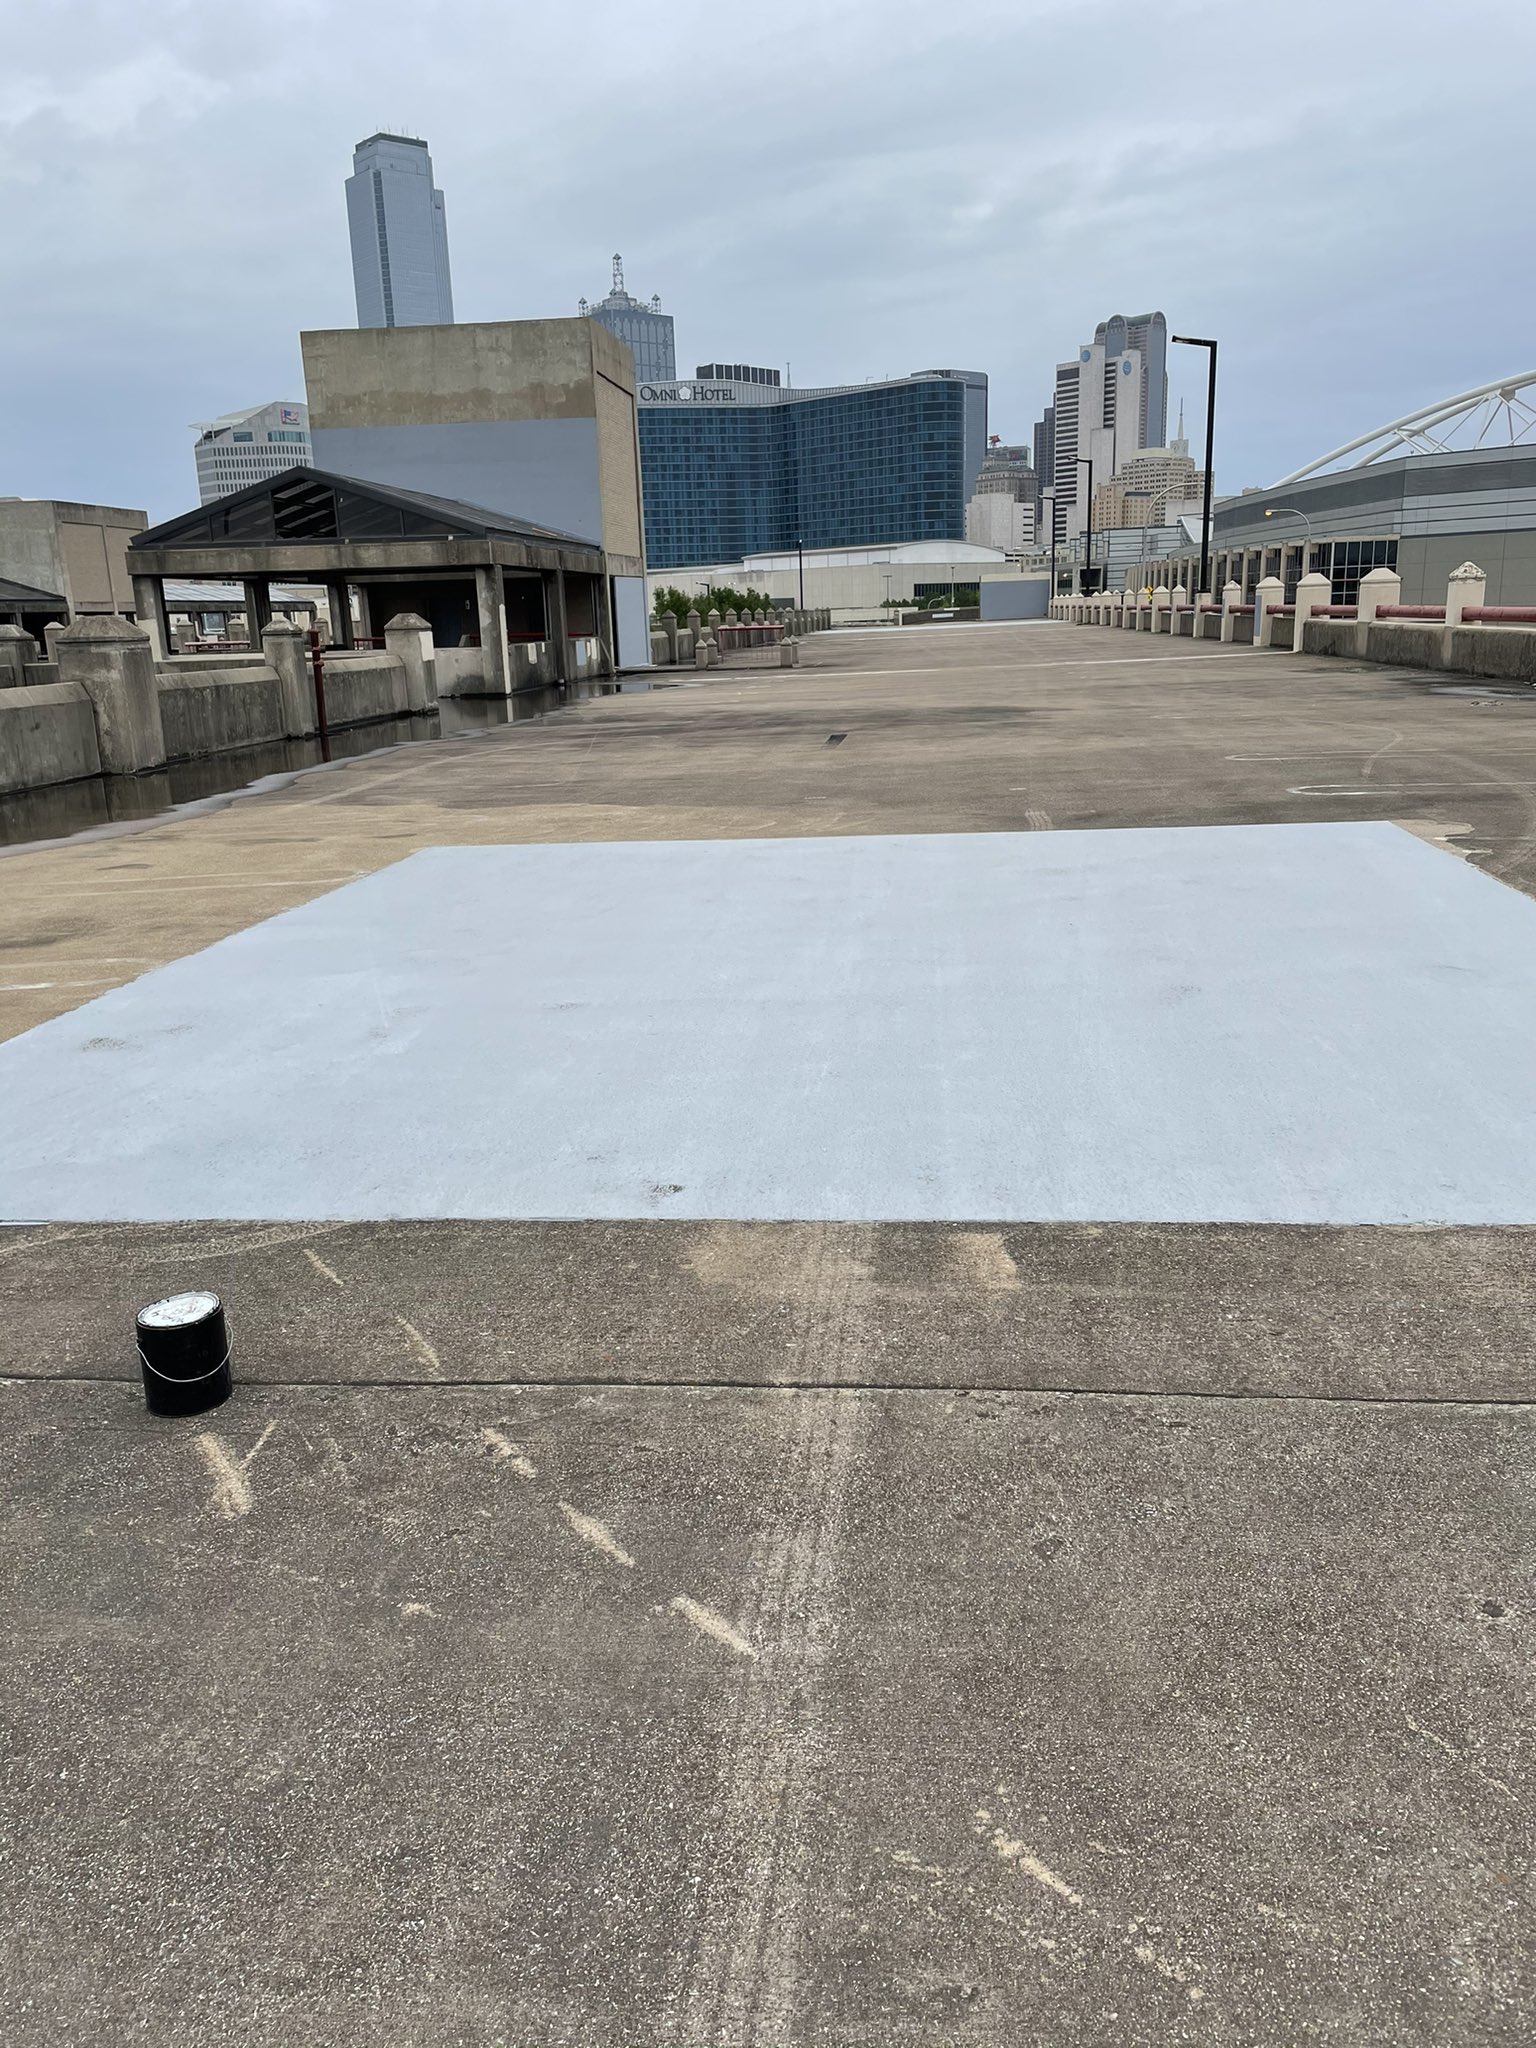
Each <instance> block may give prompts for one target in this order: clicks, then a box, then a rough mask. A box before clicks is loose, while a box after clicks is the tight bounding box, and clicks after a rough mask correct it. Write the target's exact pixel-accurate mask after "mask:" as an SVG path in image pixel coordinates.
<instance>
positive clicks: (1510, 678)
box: [1302, 619, 1536, 684]
mask: <svg viewBox="0 0 1536 2048" xmlns="http://www.w3.org/2000/svg"><path fill="white" fill-rule="evenodd" d="M1362 638H1363V640H1364V643H1365V644H1364V647H1363V648H1362V646H1361V641H1362ZM1302 651H1303V652H1304V653H1306V654H1321V655H1335V656H1339V657H1342V658H1343V659H1344V660H1347V661H1348V660H1354V661H1374V662H1380V663H1381V664H1382V665H1383V666H1385V667H1388V668H1419V669H1425V670H1428V671H1430V672H1432V673H1436V674H1440V675H1462V676H1486V677H1488V678H1489V680H1490V681H1500V682H1507V683H1531V684H1536V629H1532V628H1530V627H1521V626H1450V627H1447V626H1441V625H1437V624H1436V623H1435V621H1434V620H1432V619H1430V620H1424V621H1420V620H1412V619H1373V620H1372V621H1370V623H1369V624H1367V625H1364V626H1360V625H1357V624H1356V623H1355V622H1354V621H1353V620H1351V619H1308V620H1307V622H1306V625H1305V627H1304V628H1303V633H1302Z"/></svg>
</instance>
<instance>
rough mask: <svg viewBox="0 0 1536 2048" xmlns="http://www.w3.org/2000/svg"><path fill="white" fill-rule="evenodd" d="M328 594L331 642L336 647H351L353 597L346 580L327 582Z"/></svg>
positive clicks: (352, 636)
mask: <svg viewBox="0 0 1536 2048" xmlns="http://www.w3.org/2000/svg"><path fill="white" fill-rule="evenodd" d="M325 588H326V594H327V596H328V597H329V598H330V606H329V610H330V614H331V644H332V646H334V647H350V646H351V645H352V642H353V639H354V637H355V636H354V634H353V631H352V599H351V595H350V593H349V592H348V590H347V586H346V584H345V582H340V583H327V585H326V586H325Z"/></svg>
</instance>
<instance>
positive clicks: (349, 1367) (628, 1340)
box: [0, 626, 1536, 2048]
mask: <svg viewBox="0 0 1536 2048" xmlns="http://www.w3.org/2000/svg"><path fill="white" fill-rule="evenodd" d="M1132 644H1133V646H1134V647H1135V653H1134V655H1128V654H1127V653H1126V652H1125V643H1124V640H1123V639H1122V638H1121V637H1119V636H1111V635H1108V634H1102V635H1100V634H1096V633H1091V632H1086V631H1081V632H1080V631H1074V630H1072V629H1069V628H1055V627H1048V626H1042V627H1036V628H1020V629H1017V630H1003V629H996V630H993V629H986V630H978V631H976V632H974V633H971V632H963V631H961V630H958V629H957V630H954V631H952V632H946V631H944V630H943V629H931V630H929V631H927V632H925V633H924V634H922V635H921V636H920V638H919V636H917V635H913V636H911V637H910V638H907V637H906V636H901V635H898V634H896V633H892V634H890V635H889V637H888V638H887V637H880V638H875V637H873V636H871V637H869V638H863V639H854V638H838V639H833V640H827V641H822V642H819V643H817V644H816V646H815V648H814V654H813V658H814V660H815V661H816V662H817V663H819V664H823V665H824V666H821V667H819V668H816V669H807V670H802V671H801V672H800V673H799V674H798V675H794V676H789V677H785V678H782V679H781V678H779V677H777V676H775V677H771V678H765V679H761V680H759V679H757V678H752V679H750V680H745V679H744V680H742V681H740V682H738V681H736V680H734V679H732V678H731V677H729V675H726V676H723V677H721V678H720V679H719V680H718V681H712V682H711V683H709V684H708V685H707V686H706V687H705V688H703V689H700V690H697V691H676V692H666V693H656V694H653V695H650V696H646V697H639V698H622V699H616V700H610V701H608V702H606V703H601V704H595V705H592V706H590V707H587V708H585V709H584V710H583V711H582V712H580V713H579V714H576V715H573V716H571V717H569V718H563V719H561V720H558V721H556V722H554V723H552V724H550V725H549V726H547V727H537V728H531V729H530V728H524V729H520V730H519V729H514V730H511V731H508V732H507V733H505V734H498V735H495V736H493V737H491V738H488V739H485V740H477V741H472V742H464V743H462V744H461V745H453V746H444V747H441V748H432V749H415V750H412V753H411V756H410V758H408V759H399V760H386V761H382V762H370V763H365V764H359V765H357V766H353V767H347V768H342V769H339V770H337V771H335V772H334V773H330V774H321V775H316V776H313V777H309V778H306V779H305V780H304V781H302V782H300V783H297V784H295V785H293V787H292V788H291V789H289V790H287V791H285V792H280V793H277V794H275V795H272V796H265V797H261V798H258V799H253V800H250V801H249V802H244V803H236V804H234V805H232V806H231V807H229V808H228V809H227V810H225V811H222V812H220V813H218V814H216V815H213V816H209V817H203V818H199V819H195V820H185V821H181V822H173V823H170V824H167V825H162V826H157V827H154V828H153V829H150V830H148V831H145V832H142V833H138V834H133V835H125V836H119V837H115V838H110V839H103V840H99V841H96V842H93V843H89V844H85V845H79V846H75V847H72V848H67V849H60V850H57V851H53V852H48V853H39V854H31V855H28V854H21V855H17V856H15V857H13V859H12V860H11V861H10V862H8V863H6V864H3V865H0V874H3V875H4V876H5V879H6V880H7V882H8V883H9V885H10V886H9V887H8V888H7V890H6V891H5V894H4V898H3V901H0V948H3V951H4V957H5V960H6V962H7V969H6V973H5V976H4V981H5V982H6V984H8V985H9V986H8V987H7V988H6V989H5V990H4V991H3V994H0V1000H4V1001H6V1002H7V1003H8V1004H9V1005H10V1008H9V1013H8V1015H9V1021H10V1028H11V1029H12V1030H22V1029H25V1028H26V1026H27V1025H28V1024H30V1023H33V1022H36V1021H40V1020H41V1019H42V1018H43V1017H44V1016H48V1015H59V1014H62V1013H63V1012H65V1011H67V1010H69V1009H71V1008H74V1007H76V1006H77V1005H78V1004H79V1003H81V1002H82V1001H85V1000H88V999H89V998H90V997H91V996H93V995H95V994H97V993H99V991H100V990H101V989H102V988H103V987H106V986H108V985H110V984H111V983H113V982H119V981H122V980H125V979H127V978H129V977H131V976H132V975H134V974H135V973H137V972H139V971H141V968H142V967H143V966H150V965H156V964H159V963H160V962H163V961H165V960H169V959H173V958H179V957H182V956H184V955H187V954H191V953H195V952H197V951H198V950H200V949H201V948H202V947H204V946H206V945H208V944H209V943H210V942H211V941H213V940H214V939H217V938H220V937H223V936H225V935H226V934H228V933H230V932H234V931H239V930H242V929H244V928H245V927H247V926H249V925H251V924H253V923H255V922H257V921H259V920H260V919H261V918H263V917H265V916H267V915H269V914H270V912H271V911H272V910H275V909H281V908H286V907H289V906H290V905H293V904H296V903H299V902H302V901H308V900H310V899H312V898H314V897H315V896H317V895H321V894H324V893H325V892H326V891H327V890H329V889H331V888H333V887H334V886H335V885H336V884H337V883H338V882H340V881H346V880H350V879H352V878H353V877H355V876H357V875H358V874H361V873H366V872H371V871H373V870H374V869H376V868H379V867H382V866H385V865H387V864H388V863H389V862H391V861H393V860H396V859H398V858H399V857H400V855H401V854H402V853H403V852H406V851H409V850H410V849H411V848H413V847H414V846H417V845H431V844H463V843H466V842H480V843H495V842H498V841H500V842H508V843H516V842H524V843H527V842H530V841H545V842H552V841H558V840H562V839H571V840H574V839H594V840H596V839H603V840H617V839H635V838H664V839H699V838H709V837H721V838H762V837H778V838H784V837H789V836H796V835H800V834H804V835H806V836H822V835H825V834H827V833H869V832H909V833H910V832H923V833H926V832H934V831H946V832H951V831H982V832H985V831H995V830H999V829H1002V830H1007V831H1019V830H1024V829H1030V830H1042V831H1043V830H1047V829H1049V828H1050V827H1051V826H1052V825H1055V826H1058V827H1060V826H1064V825H1071V826H1083V825H1099V826H1106V825H1120V824H1125V825H1132V824H1134V825H1157V826H1165V825H1174V824H1231V823H1246V822H1260V823H1269V822H1292V821H1298V820H1300V821H1306V820H1314V821H1322V822H1329V821H1333V820H1340V819H1350V818H1355V819H1365V818H1378V819H1396V820H1399V821H1406V822H1408V823H1410V825H1411V826H1412V827H1413V829H1415V830H1416V831H1418V832H1419V833H1420V834H1421V836H1423V837H1425V838H1428V839H1431V840H1433V839H1434V838H1436V837H1439V838H1441V839H1442V841H1444V840H1454V843H1455V844H1456V845H1457V846H1458V847H1460V848H1462V849H1464V850H1466V851H1467V852H1468V854H1469V857H1470V858H1471V859H1472V860H1473V861H1474V862H1475V863H1477V864H1478V865H1481V866H1483V867H1485V868H1487V869H1488V870H1489V871H1491V872H1493V873H1495V874H1497V875H1498V876H1500V877H1501V878H1502V879H1505V880H1508V881H1511V882H1513V883H1514V884H1515V885H1516V886H1517V887H1519V888H1522V889H1525V890H1526V891H1527V893H1529V892H1530V889H1531V885H1532V883H1533V881H1536V847H1533V843H1532V836H1531V834H1532V824H1533V811H1532V805H1531V792H1532V788H1533V785H1536V777H1533V775H1532V773H1531V764H1532V748H1533V745H1536V732H1531V731H1529V730H1528V720H1529V718H1530V717H1531V716H1533V715H1536V704H1527V703H1526V702H1525V701H1524V700H1518V701H1517V700H1498V699H1489V700H1487V702H1488V704H1489V705H1490V706H1491V708H1483V705H1484V700H1483V699H1482V698H1480V697H1478V696H1471V697H1467V696H1437V695H1433V694H1431V693H1429V692H1428V691H1427V690H1426V689H1425V688H1424V686H1423V684H1422V682H1413V681H1409V680H1405V679H1398V678H1393V677H1391V676H1384V675H1381V674H1353V673H1351V672H1350V671H1349V670H1348V669H1347V668H1345V667H1342V666H1340V665H1333V664H1326V663H1322V662H1308V661H1305V660H1293V659H1292V658H1290V657H1287V656H1283V655H1280V656H1266V655H1264V654H1255V653H1238V654H1236V655H1234V654H1233V653H1231V652H1226V653H1223V652H1221V651H1220V650H1215V649H1212V650H1195V649H1189V648H1182V647H1181V648H1174V647H1171V646H1170V647H1168V648H1166V649H1164V648H1161V647H1159V648H1158V649H1156V650H1155V651H1151V650H1148V649H1147V648H1145V647H1144V646H1143V645H1140V644H1137V643H1132ZM1095 656H1102V660H1101V661H1098V662H1096V661H1095V659H1094V657H1095ZM891 671H895V673H891ZM838 731H846V732H847V733H848V735H849V737H848V739H847V740H846V741H845V742H844V743H842V744H841V745H839V746H836V747H831V748H829V747H827V745H826V738H827V735H828V733H831V732H838ZM1239 756H1241V757H1244V758H1229V757H1239ZM1250 757H1258V758H1250ZM1280 757H1284V758H1280ZM1362 789H1363V790H1366V791H1367V792H1368V793H1367V794H1366V795H1363V796H1362V795H1355V794H1350V793H1348V792H1353V791H1358V790H1362ZM1320 792H1321V793H1320ZM1439 857H1440V858H1445V859H1449V856H1448V855H1445V854H1442V855H1440V856H1439ZM1426 858H1427V856H1426ZM1464 879H1466V880H1468V881H1469V882H1470V881H1471V880H1472V879H1473V878H1472V877H1465V878H1464ZM24 983H25V984H34V985H29V986H25V987H23V986H18V984H24ZM71 983H72V984H75V986H67V985H66V984H71ZM35 984H47V985H46V986H41V987H40V986H36V985H35ZM1478 1055H1479V1046H1478V1043H1477V1042H1476V1040H1475V1038H1474V1039H1472V1040H1471V1042H1469V1043H1465V1044H1461V1045H1457V1046H1454V1047H1448V1048H1447V1051H1446V1059H1447V1076H1448V1085H1449V1077H1451V1076H1455V1075H1459V1074H1460V1073H1462V1072H1463V1071H1464V1070H1465V1068H1466V1067H1467V1066H1468V1065H1469V1064H1471V1065H1475V1063H1476V1061H1477V1058H1478ZM1533 1252H1536V1234H1533V1233H1532V1231H1530V1230H1529V1229H1526V1228H1472V1227H1460V1228H1452V1229H1435V1230H1423V1229H1380V1228H1332V1229H1328V1228H1285V1227H1279V1226H1264V1225H1250V1226H1234V1225H1231V1224H1226V1225H1214V1224H1201V1223H1192V1224H1186V1225H1182V1226H1179V1225H1158V1226H1153V1225H1137V1224H1120V1225H1117V1224H1113V1223H1111V1224H1101V1223H1075V1224H1074V1223H1058V1224H1048V1223H1041V1224H1035V1225H1027V1226H1018V1225H1003V1226H999V1227H991V1228H989V1227H984V1226H978V1227H970V1228H955V1227H952V1226H947V1225H944V1224H942V1223H928V1224H921V1223H908V1224H889V1225H880V1224H871V1223H828V1224H816V1223H803V1224H775V1223H752V1222H747V1221H741V1220H733V1219H716V1220H712V1221H699V1222H692V1223H687V1222H668V1221H664V1220H657V1221H649V1222H647V1221H617V1222H581V1221H575V1222H567V1223H537V1222H523V1223H517V1222H482V1223H473V1222H460V1223H452V1222H436V1223H433V1222H423V1223H414V1224H411V1223H403V1224H393V1225H391V1224H380V1223H373V1222H363V1223H357V1224H354V1225H351V1226H336V1225H334V1224H333V1225H326V1224H321V1223H315V1222H307V1221H304V1220H296V1221H286V1222H274V1221H256V1222H248V1223H243V1224H241V1223H230V1222H225V1223H194V1224H148V1223H146V1224H120V1225H112V1224H102V1223H94V1224H93V1223H83V1224H59V1225H51V1226H39V1227H35V1228H30V1229H19V1230H13V1231H9V1232H7V1233H5V1235H4V1237H3V1239H0V1301H3V1307H4V1321H3V1324H0V1327H3V1328H4V1329H5V1330H6V1332H7V1337H6V1343H7V1347H8V1349H9V1351H10V1353H11V1356H10V1357H9V1358H8V1359H7V1360H6V1364H7V1367H8V1373H9V1377H8V1378H7V1380H6V1382H5V1383H4V1385H3V1386H0V1399H3V1401H4V1403H5V1407H6V1410H7V1413H6V1418H5V1421H6V1427H5V1429H4V1431H3V1432H0V1463H3V1474H4V1476H3V1483H0V1537H3V1540H0V1585H3V1587H4V1596H3V1601H0V1653H3V1655H4V1658H5V1668H6V1671H7V1684H6V1688H5V1691H4V1695H3V1710H4V1724H3V1725H4V1730H5V1735H4V1750H3V1752H0V1773H3V1787H4V1790H3V1797H0V1926H3V1929H4V1933H3V1937H0V1943H3V1946H0V2035H3V2038H4V2039H5V2040H6V2041H7V2043H11V2042H15V2043H18V2044H22V2048H33V2044H42V2043H48V2044H50V2048H51V2044H56V2043H60V2042H65V2043H71V2044H73V2043H87V2042H89V2043H92V2044H95V2043H97V2042H100V2041H102V2040H110V2039H118V2038H127V2037H128V2036H129V2035H130V2034H135V2035H137V2034H142V2035H143V2036H144V2037H145V2038H152V2039H154V2040H155V2041H156V2042H158V2043H164V2044H167V2048H201V2044H204V2043H210V2044H211V2043H214V2042H219V2043H221V2044H222V2043H224V2042H226V2041H228V2040H229V2039H231V2038H238V2039H239V2040H241V2041H242V2042H246V2043H253V2044H272V2048H279V2044H280V2048H322V2044H327V2048H328V2044H331V2043H335V2044H337V2048H340V2044H342V2043H347V2044H352V2043H365V2042H366V2043H377V2044H380V2048H383V2044H386V2043H387V2044H390V2048H398V2044H410V2048H417V2044H420V2048H427V2044H429V2043H431V2044H441V2043H465V2044H470V2043H473V2044H476V2048H480V2044H492V2043H506V2044H512V2043H517V2044H524V2043H535V2042H536V2043H539V2044H545V2043H551V2044H553V2043H570V2044H583V2048H597V2044H601V2048H610V2044H611V2048H648V2044H654V2048H689V2044H705V2043H707V2044H711V2048H735V2044H738V2043H739V2044H742V2048H747V2044H753V2048H776V2044H785V2048H788V2044H795V2048H800V2044H805V2048H812V2044H814V2048H834V2044H837V2048H842V2044H852V2043H862V2044H881V2048H884V2044H892V2048H896V2044H907V2043H922V2044H925V2048H927V2044H949V2043H953V2044H957V2048H958V2044H961V2043H966V2044H973V2043H974V2044H982V2048H1013V2044H1014V2043H1016V2042H1019V2041H1025V2040H1039V2041H1042V2042H1044V2041H1049V2042H1051V2043H1053V2044H1056V2043H1059V2044H1068V2048H1075V2044H1079V2043H1080V2044H1084V2048H1087V2044H1095V2048H1097V2044H1100V2043H1104V2042H1114V2043H1117V2044H1118V2043H1131V2044H1139V2043H1147V2044H1153V2043H1157V2044H1162V2043H1170V2042H1191V2043H1194V2042H1200V2043H1206V2042H1211V2043H1223V2044H1226V2043H1230V2044H1234V2048H1235V2044H1244V2048H1246V2044H1263V2048H1271V2044H1272V2048H1294V2044H1298V2043H1303V2042H1309V2043H1310V2042H1325V2043H1338V2044H1341V2048H1343V2044H1349V2048H1355V2044H1358V2043H1361V2042H1376V2041H1380V2042H1384V2043H1385V2042H1391V2043H1393V2044H1398V2043H1407V2042H1412V2043H1423V2044H1426V2048H1431V2044H1433V2048H1442V2044H1448V2043H1468V2044H1470V2043H1489V2042H1499V2043H1503V2042H1508V2043H1512V2044H1513V2043H1517V2042H1519V2043H1524V2042H1525V2041H1527V2040H1529V2039H1530V2038H1531V2035H1532V2033H1533V2031H1536V1981H1533V1979H1536V1967H1533V1950H1532V1945H1531V1943H1530V1940H1529V1936H1528V1933H1527V1931H1526V1925H1525V1922H1526V1917H1527V1915H1528V1911H1529V1890H1530V1877H1531V1871H1530V1862H1531V1809H1532V1805H1533V1803H1536V1759H1533V1756H1532V1742H1531V1735H1530V1729H1531V1727H1532V1725H1533V1719H1532V1708H1533V1705H1536V1702H1533V1699H1532V1692H1533V1686H1532V1664H1531V1658H1530V1652H1529V1629H1530V1610H1531V1592H1530V1588H1531V1580H1532V1567H1533V1562H1536V1559H1533V1534H1536V1512H1533V1485H1532V1481H1533V1469H1536V1461H1533V1444H1532V1440H1531V1439H1532V1428H1531V1425H1532V1415H1533V1410H1532V1407H1531V1405H1530V1403H1531V1379H1532V1368H1531V1363H1530V1340H1529V1331H1530V1327H1531V1320H1532V1313H1533V1310H1536V1257H1533ZM204 1284H212V1285H215V1286H217V1287H219V1288H220V1289H221V1290H222V1291H223V1292H225V1294H226V1295H227V1297H228V1299H229V1301H230V1304H231V1309H232V1319H233V1327H234V1338H235V1356H236V1366H237V1375H238V1380H239V1385H238V1388H237V1392H236V1394H235V1397H234V1399H233V1400H232V1401H231V1402H230V1403H229V1404H228V1405H227V1406H226V1407H225V1408H224V1409H222V1410H220V1411H218V1413H216V1414H215V1415H212V1416H209V1417H206V1418H202V1419H201V1420H200V1421H191V1422H186V1423H162V1422H151V1421H150V1420H149V1419H148V1418H147V1417H146V1416H145V1414H144V1412H143V1408H142V1403H141V1401H140V1398H139V1396H138V1393H137V1390H136V1388H135V1386H134V1384H133V1378H132V1372H131V1349H130V1346H131V1324H130V1318H131V1313H132V1310H133V1308H134V1307H136V1306H137V1305H139V1304H140V1303H141V1302H143V1301H145V1300H147V1299H149V1298H151V1296H153V1295H155V1294H159V1293H165V1292H170V1291H172V1290H173V1289H174V1288H178V1287H182V1286H196V1285H204Z"/></svg>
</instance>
